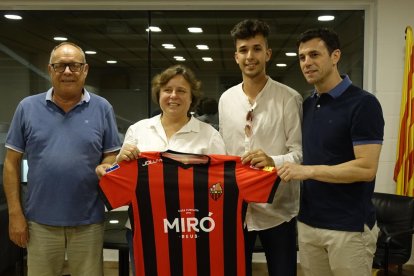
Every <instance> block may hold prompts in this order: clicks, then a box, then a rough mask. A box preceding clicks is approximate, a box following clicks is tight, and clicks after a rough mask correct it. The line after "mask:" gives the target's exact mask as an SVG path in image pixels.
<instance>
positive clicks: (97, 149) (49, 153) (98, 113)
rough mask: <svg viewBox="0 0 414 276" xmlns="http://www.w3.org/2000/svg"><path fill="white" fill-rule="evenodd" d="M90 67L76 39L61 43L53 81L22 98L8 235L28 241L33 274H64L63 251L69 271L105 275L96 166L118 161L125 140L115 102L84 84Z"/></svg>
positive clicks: (8, 183) (13, 138) (14, 134)
mask: <svg viewBox="0 0 414 276" xmlns="http://www.w3.org/2000/svg"><path fill="white" fill-rule="evenodd" d="M88 69H89V67H88V64H87V63H86V59H85V54H84V52H83V51H82V49H81V48H80V47H79V46H77V45H75V44H73V43H69V42H64V43H62V44H60V45H58V46H56V47H55V48H54V49H53V50H52V52H51V55H50V62H49V65H48V71H49V75H50V78H51V81H52V86H53V87H52V88H51V89H49V90H48V91H47V92H44V93H41V94H37V95H33V96H29V97H27V98H25V99H23V100H22V101H21V102H20V103H19V105H18V106H17V109H16V112H15V114H14V117H13V120H12V123H11V127H10V130H9V133H8V135H7V140H6V148H7V152H6V158H5V161H4V189H5V193H6V196H7V202H8V205H9V218H10V225H9V232H10V239H11V240H12V241H13V242H14V243H15V244H17V245H18V246H20V247H27V252H28V258H27V264H28V275H50V276H56V275H62V269H63V263H64V260H65V253H66V255H67V258H68V263H69V270H70V274H71V275H72V276H74V275H96V276H98V275H99V276H101V275H102V274H103V265H102V264H103V260H102V245H103V230H104V229H103V228H104V224H103V221H104V205H103V202H102V201H101V199H100V198H99V195H98V178H97V176H96V174H95V168H96V166H98V165H99V164H105V163H109V164H111V163H113V162H114V160H115V156H116V154H117V152H118V150H119V148H120V141H119V138H118V132H117V126H116V122H115V116H114V112H113V109H112V106H111V105H110V104H109V103H108V102H107V101H106V100H105V99H103V98H102V97H99V96H97V95H95V94H92V93H89V92H88V91H87V90H86V89H85V88H84V84H85V79H86V76H87V74H88ZM23 154H26V156H27V160H28V165H29V172H28V177H27V181H28V183H27V196H26V197H25V199H24V206H22V205H21V203H20V164H21V160H22V157H23Z"/></svg>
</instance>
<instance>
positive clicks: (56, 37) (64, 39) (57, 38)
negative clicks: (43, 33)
mask: <svg viewBox="0 0 414 276" xmlns="http://www.w3.org/2000/svg"><path fill="white" fill-rule="evenodd" d="M53 40H56V41H66V40H68V39H67V38H66V37H64V36H55V37H54V38H53Z"/></svg>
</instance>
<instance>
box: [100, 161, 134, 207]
mask: <svg viewBox="0 0 414 276" xmlns="http://www.w3.org/2000/svg"><path fill="white" fill-rule="evenodd" d="M137 177H138V171H137V161H131V162H127V161H123V162H120V163H119V164H115V165H114V166H112V167H111V168H110V169H109V170H108V172H107V173H106V174H105V175H104V176H103V177H102V178H101V180H100V181H99V188H100V192H101V195H102V199H103V200H104V202H105V205H106V207H107V208H108V210H112V209H114V208H118V207H121V206H126V205H129V204H130V203H131V202H132V197H133V196H134V195H135V189H136V185H137V184H136V183H137Z"/></svg>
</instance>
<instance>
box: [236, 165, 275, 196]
mask: <svg viewBox="0 0 414 276" xmlns="http://www.w3.org/2000/svg"><path fill="white" fill-rule="evenodd" d="M236 180H237V185H238V187H239V190H240V194H241V196H242V198H243V199H244V200H245V201H246V202H261V203H271V202H272V201H273V198H274V195H275V193H276V190H277V188H278V186H279V183H280V178H279V177H278V175H277V171H276V168H274V167H265V168H262V169H257V168H253V167H251V166H250V165H243V164H241V162H240V163H237V165H236Z"/></svg>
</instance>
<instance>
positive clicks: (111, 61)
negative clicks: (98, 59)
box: [106, 60, 118, 64]
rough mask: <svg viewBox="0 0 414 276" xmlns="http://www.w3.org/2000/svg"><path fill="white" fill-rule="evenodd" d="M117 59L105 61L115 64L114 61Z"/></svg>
mask: <svg viewBox="0 0 414 276" xmlns="http://www.w3.org/2000/svg"><path fill="white" fill-rule="evenodd" d="M117 62H118V61H116V60H107V61H106V63H109V64H115V63H117Z"/></svg>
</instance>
